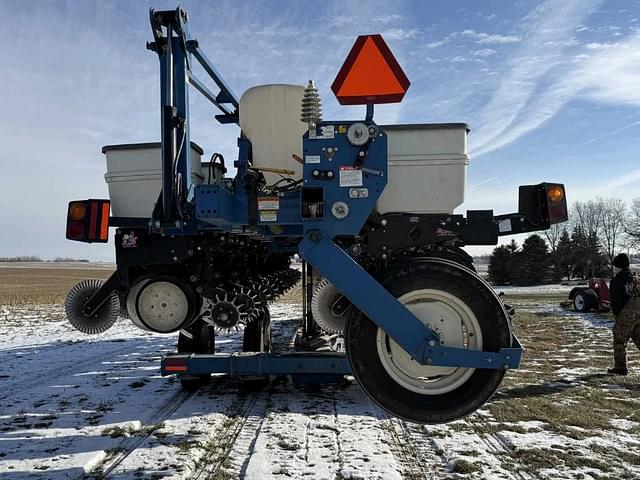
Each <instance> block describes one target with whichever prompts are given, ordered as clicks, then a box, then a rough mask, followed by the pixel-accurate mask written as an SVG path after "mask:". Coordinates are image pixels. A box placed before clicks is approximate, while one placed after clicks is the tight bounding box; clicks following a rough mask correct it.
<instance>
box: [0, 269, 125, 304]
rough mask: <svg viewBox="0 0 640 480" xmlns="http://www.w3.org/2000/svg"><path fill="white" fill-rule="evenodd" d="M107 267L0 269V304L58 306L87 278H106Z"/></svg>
mask: <svg viewBox="0 0 640 480" xmlns="http://www.w3.org/2000/svg"><path fill="white" fill-rule="evenodd" d="M112 273H113V270H111V269H108V268H76V267H74V268H70V267H39V266H25V267H22V266H20V267H4V266H3V267H0V305H27V304H54V303H62V302H63V301H64V297H65V295H66V294H67V292H68V291H69V289H70V288H71V287H72V286H73V285H75V284H76V283H78V282H79V281H81V280H85V279H87V278H100V279H105V278H108V277H109V276H110V275H111V274H112Z"/></svg>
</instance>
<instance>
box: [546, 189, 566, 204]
mask: <svg viewBox="0 0 640 480" xmlns="http://www.w3.org/2000/svg"><path fill="white" fill-rule="evenodd" d="M547 198H548V199H549V200H550V201H551V202H554V203H555V202H560V201H562V199H563V198H564V190H563V189H562V187H561V186H560V185H549V188H548V189H547Z"/></svg>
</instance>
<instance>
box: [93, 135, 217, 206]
mask: <svg viewBox="0 0 640 480" xmlns="http://www.w3.org/2000/svg"><path fill="white" fill-rule="evenodd" d="M102 153H104V154H105V156H106V157H107V173H106V174H105V176H104V179H105V181H106V182H107V185H108V187H109V198H110V199H111V215H113V216H114V217H134V218H149V217H151V214H152V213H153V207H154V206H155V204H156V200H158V196H159V195H160V190H162V148H161V145H160V143H128V144H121V145H107V146H105V147H102ZM202 153H203V151H202V148H200V146H199V145H197V144H195V143H194V142H191V182H192V183H194V184H196V185H197V184H201V183H203V180H204V176H203V175H202V166H201V156H202Z"/></svg>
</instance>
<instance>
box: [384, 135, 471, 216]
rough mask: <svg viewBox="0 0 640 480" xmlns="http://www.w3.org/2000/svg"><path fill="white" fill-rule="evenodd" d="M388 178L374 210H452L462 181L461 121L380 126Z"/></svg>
mask: <svg viewBox="0 0 640 480" xmlns="http://www.w3.org/2000/svg"><path fill="white" fill-rule="evenodd" d="M381 128H382V129H383V130H384V131H385V132H386V134H387V141H388V147H387V151H388V165H389V178H388V179H387V186H386V187H385V189H384V191H383V192H382V195H381V196H380V199H379V200H378V203H377V205H376V210H377V211H378V212H379V213H382V214H384V213H391V212H405V213H452V212H453V210H454V209H455V208H456V207H458V206H460V205H461V204H462V202H464V190H465V187H466V183H467V165H469V155H468V154H467V134H468V132H469V126H468V125H467V124H465V123H433V124H414V125H384V126H382V127H381Z"/></svg>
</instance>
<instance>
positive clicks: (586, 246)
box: [489, 198, 640, 285]
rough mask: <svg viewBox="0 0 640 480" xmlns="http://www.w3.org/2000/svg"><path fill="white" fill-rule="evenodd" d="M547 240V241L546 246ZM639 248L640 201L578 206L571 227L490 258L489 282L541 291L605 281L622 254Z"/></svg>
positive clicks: (496, 252)
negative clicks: (590, 280) (553, 286)
mask: <svg viewBox="0 0 640 480" xmlns="http://www.w3.org/2000/svg"><path fill="white" fill-rule="evenodd" d="M545 240H546V241H545ZM639 246H640V198H637V199H635V200H633V201H632V202H631V204H630V205H627V204H626V203H625V202H624V201H622V200H620V199H618V198H607V199H603V198H597V199H596V200H589V201H586V202H575V203H574V204H573V206H572V207H571V209H570V212H569V221H568V222H566V223H562V224H557V225H552V226H551V228H550V229H549V230H546V231H545V232H544V238H543V237H542V236H540V235H538V234H533V235H531V236H529V237H528V238H527V239H526V240H525V241H524V242H523V244H522V247H519V246H518V244H517V243H516V242H515V241H514V240H512V241H511V243H510V244H508V245H501V246H499V247H496V248H495V249H494V251H493V253H492V254H491V256H490V257H489V279H490V280H491V281H492V282H493V283H496V284H502V285H504V284H507V283H509V284H516V285H537V284H543V283H551V282H558V281H561V280H563V279H567V280H571V279H586V278H589V277H606V276H610V275H611V273H612V269H611V263H612V262H613V257H615V256H616V255H617V254H618V253H620V252H621V251H624V252H628V253H630V252H631V251H633V250H635V249H637V248H638V247H639Z"/></svg>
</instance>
